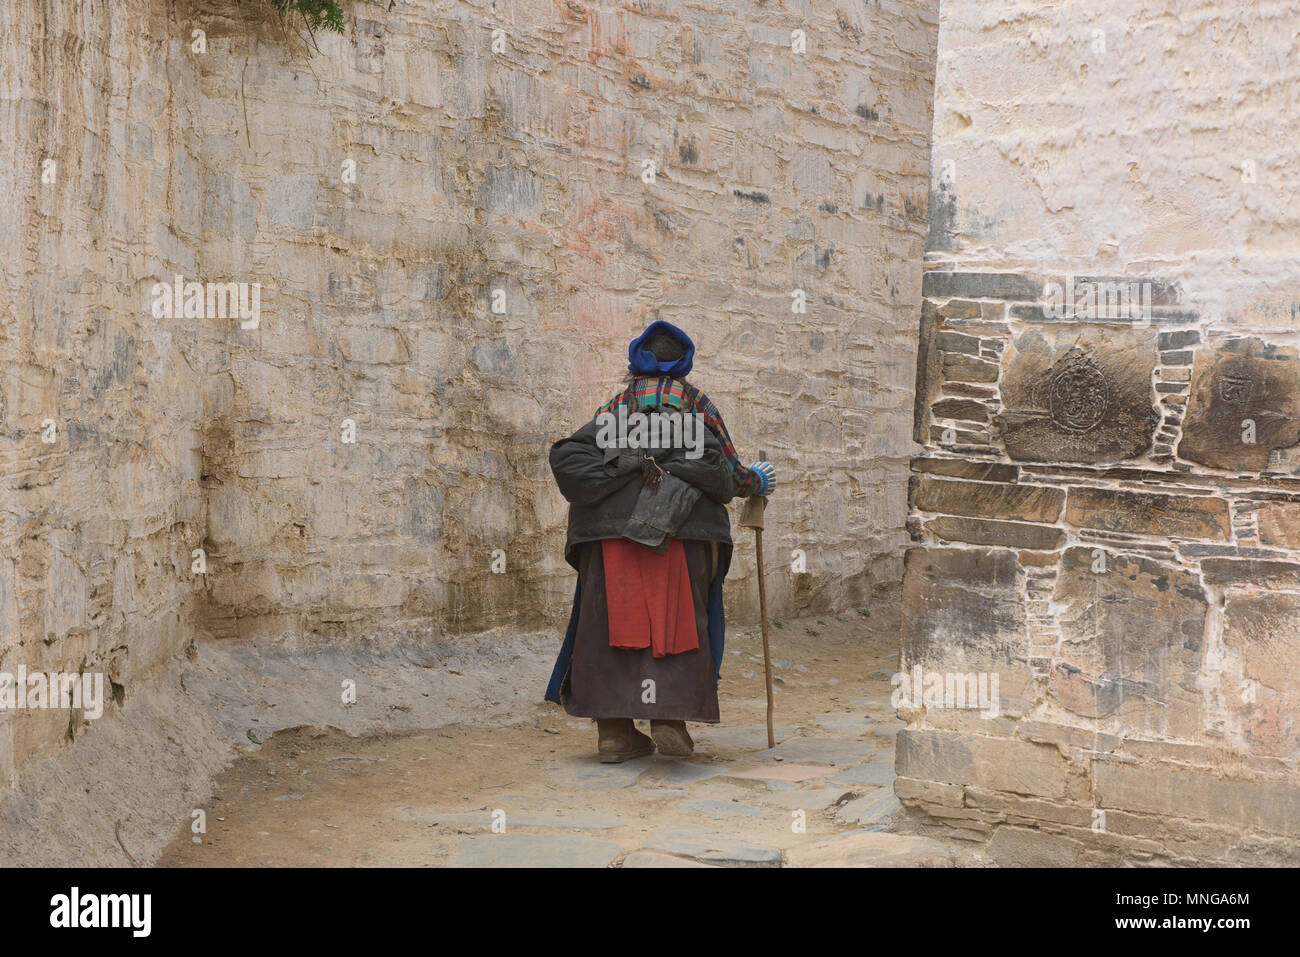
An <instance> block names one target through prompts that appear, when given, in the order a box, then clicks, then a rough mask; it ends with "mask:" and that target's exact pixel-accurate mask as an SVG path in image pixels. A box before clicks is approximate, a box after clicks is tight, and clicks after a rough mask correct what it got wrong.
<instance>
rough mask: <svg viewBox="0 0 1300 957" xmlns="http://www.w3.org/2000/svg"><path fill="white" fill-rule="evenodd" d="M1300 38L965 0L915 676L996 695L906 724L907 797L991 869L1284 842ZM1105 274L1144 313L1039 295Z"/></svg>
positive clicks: (916, 557)
mask: <svg viewBox="0 0 1300 957" xmlns="http://www.w3.org/2000/svg"><path fill="white" fill-rule="evenodd" d="M1298 35H1300V15H1297V14H1296V13H1295V11H1294V9H1289V8H1288V6H1287V5H1285V4H1280V3H1268V4H1260V5H1258V6H1255V5H1252V6H1251V7H1250V8H1249V9H1246V8H1242V7H1239V6H1234V5H1230V4H1222V3H1218V2H1205V0H1193V2H1190V3H1187V2H1179V3H1173V2H1164V0H1155V2H1143V3H1138V4H1136V5H1134V4H1127V3H1126V4H1120V3H1101V4H1092V5H1088V6H1087V8H1086V9H1084V7H1083V6H1082V5H1079V4H1058V5H1050V6H1045V5H1043V4H1038V3H1028V2H1025V3H1019V2H1004V3H997V4H992V5H990V4H983V3H976V2H973V0H952V2H948V3H945V4H944V9H943V18H942V21H941V28H940V66H939V70H938V78H937V81H936V112H935V140H934V178H933V183H932V193H931V202H930V209H931V220H930V228H929V236H928V243H927V254H926V259H927V271H926V276H925V283H924V297H925V298H924V306H923V310H922V318H921V333H920V340H921V352H920V356H919V358H918V376H917V398H916V417H915V430H916V431H915V437H916V439H917V441H918V442H920V443H922V444H924V445H925V446H926V447H927V448H926V452H925V455H924V456H922V457H920V458H918V459H917V460H915V461H914V462H913V466H912V467H913V472H914V476H913V479H912V485H911V497H910V509H911V511H910V519H909V530H910V532H911V535H912V539H913V541H914V542H915V543H916V547H914V548H913V549H911V550H910V551H909V552H908V555H907V564H906V572H905V581H904V608H905V615H906V618H907V628H906V635H905V645H904V654H903V667H904V669H905V671H910V670H911V669H913V668H915V667H917V666H920V667H921V669H922V673H923V674H924V673H929V672H935V673H938V674H944V673H980V672H984V673H987V674H989V675H992V674H997V675H998V676H999V679H1000V699H1001V700H1000V702H999V705H1000V707H999V711H1000V714H999V715H998V716H997V717H992V718H986V717H981V716H980V715H979V714H978V713H977V712H975V711H972V710H969V709H967V710H962V709H958V708H954V707H951V705H952V704H953V702H951V701H949V702H944V703H943V705H942V706H941V705H940V704H939V703H938V702H937V701H935V702H932V703H929V704H927V703H925V702H924V701H922V702H920V703H919V704H917V705H916V706H915V707H911V708H909V709H907V713H908V716H909V718H910V727H909V729H908V730H907V731H905V732H904V733H902V734H901V735H900V738H899V751H898V771H899V775H900V777H899V780H898V785H897V791H898V794H899V796H900V798H901V799H902V800H903V802H904V804H905V805H906V806H907V807H909V808H910V809H911V810H912V811H913V812H915V820H917V821H918V822H920V823H925V824H942V825H944V826H945V827H947V828H948V829H949V831H950V833H953V834H956V835H958V836H962V837H966V838H969V839H971V840H974V841H987V842H988V849H989V851H990V852H991V853H992V855H993V857H994V858H995V859H997V860H999V861H1003V862H1039V863H1061V864H1065V863H1086V862H1093V861H1098V860H1114V859H1119V860H1123V861H1128V862H1143V861H1182V862H1187V861H1210V860H1213V861H1223V862H1270V863H1276V862H1283V861H1289V862H1292V863H1294V861H1295V860H1296V846H1297V845H1296V837H1297V835H1300V787H1298V786H1297V783H1298V780H1300V779H1298V777H1297V759H1298V758H1300V725H1297V705H1298V704H1300V669H1298V668H1297V667H1296V665H1297V663H1300V615H1298V614H1297V612H1298V611H1300V607H1298V605H1300V460H1298V459H1297V453H1298V452H1300V448H1298V447H1297V442H1298V441H1300V427H1298V424H1297V417H1296V413H1297V411H1300V352H1298V351H1297V350H1298V348H1300V329H1298V328H1297V325H1296V320H1295V316H1296V315H1297V310H1300V259H1298V258H1297V255H1296V253H1297V251H1298V250H1297V246H1298V245H1300V233H1297V230H1296V225H1297V223H1296V217H1297V215H1300V203H1297V183H1298V182H1300V181H1298V180H1297V175H1300V174H1297V169H1300V167H1298V166H1297V163H1296V160H1297V155H1296V153H1297V149H1296V145H1295V143H1294V141H1293V139H1292V138H1289V137H1287V136H1285V135H1284V131H1285V129H1286V128H1287V119H1288V117H1290V116H1293V115H1294V112H1295V105H1296V104H1295V95H1296V90H1297V88H1298V87H1297V80H1298V79H1300V66H1298V65H1297V60H1296V58H1295V56H1294V53H1295V47H1296V43H1297V36H1298ZM1071 277H1072V278H1071ZM1089 277H1091V278H1093V279H1096V278H1102V279H1123V280H1125V281H1126V282H1127V281H1132V282H1136V283H1139V290H1141V288H1142V286H1141V284H1143V283H1145V284H1146V287H1145V289H1146V291H1147V293H1149V295H1150V306H1151V308H1150V310H1149V313H1148V314H1141V315H1138V316H1131V315H1120V314H1117V312H1116V310H1114V309H1111V310H1101V311H1093V312H1087V311H1083V310H1080V311H1075V312H1074V313H1073V314H1069V313H1066V314H1064V315H1059V316H1058V315H1051V314H1049V313H1048V312H1045V310H1044V305H1045V302H1044V296H1045V290H1047V289H1048V288H1049V287H1048V285H1047V283H1049V282H1056V283H1059V284H1060V288H1061V289H1062V291H1063V289H1064V287H1065V285H1066V284H1067V283H1074V284H1075V286H1076V288H1077V289H1078V290H1079V291H1080V292H1081V293H1082V292H1085V291H1086V290H1087V289H1088V288H1089V286H1088V285H1087V284H1086V281H1087V280H1088V279H1089ZM1093 288H1095V287H1093ZM914 704H916V703H914Z"/></svg>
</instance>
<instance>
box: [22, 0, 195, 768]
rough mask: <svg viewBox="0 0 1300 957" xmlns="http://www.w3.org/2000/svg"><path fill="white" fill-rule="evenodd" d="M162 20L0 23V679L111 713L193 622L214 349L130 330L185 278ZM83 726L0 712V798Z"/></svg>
mask: <svg viewBox="0 0 1300 957" xmlns="http://www.w3.org/2000/svg"><path fill="white" fill-rule="evenodd" d="M155 7H156V9H155ZM162 10H163V6H162V5H161V4H157V5H150V4H144V3H113V4H106V3H96V2H87V3H35V2H31V3H26V2H24V3H6V4H3V5H0V142H2V143H3V144H4V152H5V157H4V160H3V161H0V195H3V197H4V201H3V203H0V671H5V672H13V671H15V669H17V668H18V667H19V666H26V668H28V669H29V670H33V671H36V670H40V671H71V672H78V671H86V672H103V673H106V674H107V676H108V678H109V679H110V680H111V682H112V683H113V685H115V686H116V688H115V690H116V693H117V694H118V695H119V696H122V695H125V698H124V699H122V700H129V697H130V691H129V689H130V687H131V686H132V685H133V683H134V682H135V681H137V680H138V679H142V678H144V677H146V676H147V675H149V674H150V673H152V672H154V671H156V670H157V669H158V667H159V666H160V665H161V664H162V663H164V662H166V661H167V660H168V659H171V658H174V657H175V656H176V655H177V654H178V653H179V652H180V651H181V649H182V648H183V647H184V646H185V644H186V643H187V642H189V641H190V640H191V639H192V636H193V634H194V626H195V625H196V624H197V622H198V617H199V615H198V610H199V608H200V606H201V604H202V591H201V585H200V584H197V583H196V582H195V581H194V580H193V579H192V578H191V576H190V575H189V563H190V559H189V554H190V549H191V548H192V547H197V546H198V545H199V543H200V542H201V541H202V539H203V529H204V510H203V498H202V491H201V488H200V454H199V447H200V439H199V436H200V435H201V432H202V430H203V428H204V423H205V422H206V421H208V417H209V415H210V414H211V410H208V409H205V407H204V393H203V389H202V388H201V386H202V372H203V369H204V364H205V362H206V361H207V360H206V358H205V357H207V356H209V355H211V354H212V353H213V349H214V344H215V342H216V340H217V339H218V338H219V335H218V334H217V332H216V331H215V330H209V329H206V328H204V327H203V326H201V325H198V324H176V323H160V322H155V321H150V320H148V319H147V318H146V315H145V314H144V311H145V310H146V309H147V300H145V299H144V298H143V296H142V289H147V286H146V285H145V284H146V283H149V282H152V277H154V276H156V275H158V274H168V273H171V272H174V271H180V272H184V273H186V274H190V273H192V272H193V271H195V270H196V269H197V268H198V266H197V263H198V252H197V242H198V239H199V234H198V228H197V219H196V215H195V210H196V208H197V197H198V195H199V194H198V191H197V188H196V187H197V183H198V175H199V174H198V171H199V169H200V165H201V163H200V159H199V155H200V146H201V143H200V137H199V136H198V135H196V134H193V133H191V132H187V131H186V130H185V128H184V126H183V125H182V124H181V120H180V117H181V116H182V111H181V109H180V107H179V106H178V103H179V102H181V101H184V100H185V99H186V97H192V96H193V95H194V94H195V93H196V92H197V90H196V84H195V82H194V80H193V77H192V72H193V71H192V70H191V69H190V68H188V67H187V66H186V65H185V64H184V63H183V62H178V61H179V59H180V56H179V54H178V52H177V51H176V50H175V49H174V48H171V47H169V45H168V43H167V42H166V41H165V39H164V37H165V35H166V30H167V24H166V21H165V18H164V16H163V13H162ZM47 160H48V161H52V162H53V163H54V164H55V165H54V166H53V167H50V166H47V165H46V161H47ZM43 178H44V179H45V180H48V181H45V182H43V181H42V180H43ZM46 420H51V421H52V423H53V431H47V430H46V429H45V426H44V425H43V423H44V422H45V421H46ZM43 433H44V436H45V437H48V438H51V439H53V441H51V442H45V441H43ZM106 690H107V689H106ZM112 707H113V705H112V704H111V703H110V709H111V708H112ZM81 727H82V723H81V721H80V716H79V715H76V714H74V715H69V713H68V712H67V711H58V710H25V711H11V710H4V711H0V785H3V784H5V783H8V782H9V781H10V780H11V779H12V775H13V772H14V768H15V766H16V765H17V764H19V763H21V762H22V761H23V760H24V758H26V757H27V756H28V755H30V754H31V753H32V752H33V751H34V750H35V749H37V748H39V747H40V746H41V745H44V744H47V743H50V742H56V741H60V740H64V739H68V738H71V737H73V736H74V735H75V734H76V733H78V732H79V730H80V729H81Z"/></svg>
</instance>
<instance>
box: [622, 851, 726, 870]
mask: <svg viewBox="0 0 1300 957" xmlns="http://www.w3.org/2000/svg"><path fill="white" fill-rule="evenodd" d="M623 866H624V867H713V868H716V867H717V866H718V865H717V864H705V863H704V862H703V861H697V860H695V859H694V858H690V857H677V856H676V855H675V854H661V853H660V852H658V851H633V852H632V853H631V854H629V855H627V857H625V858H623Z"/></svg>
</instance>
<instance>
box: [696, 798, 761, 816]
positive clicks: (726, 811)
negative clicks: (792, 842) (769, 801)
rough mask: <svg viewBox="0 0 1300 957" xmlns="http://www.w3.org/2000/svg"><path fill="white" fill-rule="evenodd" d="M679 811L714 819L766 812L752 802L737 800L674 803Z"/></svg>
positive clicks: (757, 814)
mask: <svg viewBox="0 0 1300 957" xmlns="http://www.w3.org/2000/svg"><path fill="white" fill-rule="evenodd" d="M675 807H676V808H677V810H679V811H690V812H692V813H694V814H702V815H704V816H705V817H707V818H712V819H713V820H715V821H722V820H726V819H727V818H735V817H762V816H763V815H764V814H766V813H767V812H766V811H764V810H763V809H762V808H759V807H754V806H753V805H752V804H742V803H741V802H739V801H711V800H707V799H705V800H700V801H683V802H682V803H680V804H678V805H675Z"/></svg>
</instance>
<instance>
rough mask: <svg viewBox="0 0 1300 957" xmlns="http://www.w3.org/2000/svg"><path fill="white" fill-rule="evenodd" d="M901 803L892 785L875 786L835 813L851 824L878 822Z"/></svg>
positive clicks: (891, 813) (890, 813)
mask: <svg viewBox="0 0 1300 957" xmlns="http://www.w3.org/2000/svg"><path fill="white" fill-rule="evenodd" d="M900 806H901V805H900V804H899V803H898V798H897V797H895V796H894V789H893V788H892V787H881V788H876V789H875V790H873V791H872V792H870V793H869V794H865V795H863V796H862V797H860V798H857V799H855V800H852V801H850V802H849V803H847V804H845V805H844V806H843V807H842V808H840V809H839V811H838V812H837V813H836V816H837V817H839V818H840V820H842V821H846V822H849V823H851V824H879V823H880V822H881V821H884V820H885V819H886V818H888V817H890V816H891V815H893V814H894V813H895V812H896V811H898V809H899V807H900Z"/></svg>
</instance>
